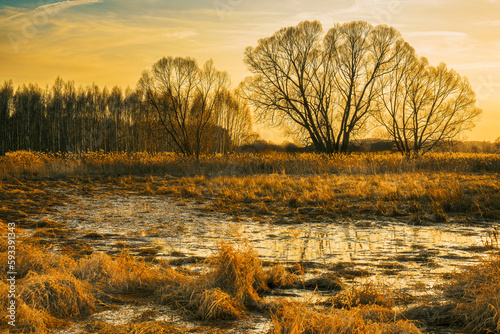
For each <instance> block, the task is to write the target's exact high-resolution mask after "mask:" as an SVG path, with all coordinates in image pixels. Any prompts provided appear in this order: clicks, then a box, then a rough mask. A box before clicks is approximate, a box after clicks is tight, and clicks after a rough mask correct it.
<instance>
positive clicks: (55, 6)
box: [0, 0, 102, 24]
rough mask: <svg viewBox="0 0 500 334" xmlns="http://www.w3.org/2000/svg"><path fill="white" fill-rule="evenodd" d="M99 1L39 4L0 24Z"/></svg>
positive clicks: (100, 0) (73, 0)
mask: <svg viewBox="0 0 500 334" xmlns="http://www.w3.org/2000/svg"><path fill="white" fill-rule="evenodd" d="M100 2H102V0H66V1H60V2H56V3H51V4H46V5H41V6H38V7H37V8H35V9H33V10H31V11H29V12H20V13H16V14H13V15H11V16H9V17H7V18H6V19H4V20H2V21H0V24H2V23H3V24H6V23H7V24H8V23H13V22H16V21H18V20H21V19H23V18H26V17H35V16H36V15H41V14H47V15H50V16H53V15H55V14H57V13H59V12H60V11H63V10H65V9H68V8H71V7H75V6H83V5H91V4H95V3H100Z"/></svg>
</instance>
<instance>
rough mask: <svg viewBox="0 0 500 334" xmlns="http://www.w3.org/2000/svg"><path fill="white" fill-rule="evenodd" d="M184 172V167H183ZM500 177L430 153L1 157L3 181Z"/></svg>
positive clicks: (482, 163)
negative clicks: (113, 177) (160, 177)
mask: <svg viewBox="0 0 500 334" xmlns="http://www.w3.org/2000/svg"><path fill="white" fill-rule="evenodd" d="M181 166H182V167H181ZM429 171H433V172H467V173H470V172H472V173H476V172H499V171H500V156H499V155H496V154H482V153H479V154H472V153H431V154H426V155H425V156H423V157H420V158H418V159H407V158H405V157H403V156H401V155H399V154H380V153H378V154H374V153H354V154H349V155H326V154H316V153H301V154H289V153H277V152H276V153H270V154H250V153H234V154H231V155H221V154H214V155H204V156H201V157H200V159H199V160H198V161H197V160H196V159H195V158H189V157H182V156H178V155H175V154H173V153H154V154H152V153H146V152H136V153H125V152H121V153H120V152H114V153H104V152H102V151H101V152H89V153H83V154H79V155H76V154H71V153H67V154H62V153H39V152H31V151H16V152H9V153H7V154H6V155H5V156H4V157H0V177H13V176H51V177H53V176H63V175H93V174H100V175H102V174H107V175H116V174H125V175H147V174H154V175H164V174H169V175H174V176H192V175H211V176H213V175H255V174H272V173H278V174H289V175H311V174H324V173H334V174H362V175H367V174H382V173H414V172H429Z"/></svg>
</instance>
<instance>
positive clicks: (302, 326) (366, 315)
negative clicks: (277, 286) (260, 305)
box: [271, 302, 421, 334]
mask: <svg viewBox="0 0 500 334" xmlns="http://www.w3.org/2000/svg"><path fill="white" fill-rule="evenodd" d="M272 320H273V328H272V330H271V333H272V334H303V333H304V334H305V333H307V334H337V333H338V334H358V333H359V334H372V333H373V334H375V333H376V334H403V333H404V334H420V333H421V331H420V330H419V329H418V328H417V327H416V326H415V325H414V324H413V323H412V322H410V321H406V320H397V315H396V313H395V312H394V311H392V310H391V309H388V308H384V307H380V306H362V307H358V308H352V309H349V310H346V309H341V310H338V309H330V310H321V309H320V310H317V309H314V308H312V307H311V306H310V305H307V304H301V303H297V302H282V303H281V304H280V305H279V307H278V309H277V311H276V312H275V314H273V317H272Z"/></svg>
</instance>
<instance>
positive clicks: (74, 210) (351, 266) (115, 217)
mask: <svg viewBox="0 0 500 334" xmlns="http://www.w3.org/2000/svg"><path fill="white" fill-rule="evenodd" d="M57 191H58V192H64V193H65V194H66V195H67V196H69V199H70V200H69V201H68V202H67V204H66V205H64V206H58V207H55V210H54V212H52V213H50V214H44V215H38V216H33V217H31V218H30V219H31V220H33V221H39V220H41V219H43V218H50V219H53V220H54V221H56V222H60V223H63V224H64V225H65V227H66V228H68V229H69V230H70V232H71V234H72V238H71V239H69V240H65V241H61V242H60V243H59V244H56V250H57V249H58V248H59V247H64V244H65V243H68V242H72V240H73V241H74V240H85V242H87V243H88V244H89V245H91V247H92V249H94V250H98V251H103V252H107V253H109V254H118V253H119V252H121V251H122V250H123V249H124V248H125V247H126V248H128V249H129V252H130V254H132V255H134V256H138V257H144V258H146V259H149V260H151V259H152V258H156V259H164V260H167V261H169V262H170V263H171V264H172V265H173V266H187V267H188V268H190V270H194V271H196V270H200V266H201V265H200V262H201V260H203V259H205V258H207V257H209V256H211V255H213V253H214V252H215V251H216V250H217V247H218V245H219V244H220V243H221V242H229V243H239V242H241V241H242V240H248V241H249V243H250V244H251V245H252V247H253V248H254V249H255V250H256V251H257V253H258V255H259V257H260V258H261V259H262V260H263V261H264V262H263V263H264V265H265V266H271V265H274V264H277V263H279V264H284V265H288V266H291V265H294V264H296V263H298V264H301V265H302V267H304V268H306V267H307V268H309V269H311V270H309V271H305V272H304V273H303V279H306V278H310V277H312V276H314V275H318V274H321V273H328V272H331V271H335V270H339V269H342V273H343V275H342V276H343V281H344V282H345V283H346V284H356V283H357V282H362V283H363V282H365V283H366V282H372V283H374V284H376V285H383V286H391V288H392V289H394V290H398V291H405V292H408V293H411V294H412V295H413V296H416V295H430V294H433V293H434V290H433V287H434V286H436V285H439V284H440V283H442V274H444V273H453V272H454V271H457V270H461V269H463V268H464V267H467V266H470V265H472V264H474V263H477V261H478V260H479V259H480V258H481V257H482V256H484V255H485V254H487V248H486V247H485V246H484V240H485V237H486V236H487V235H488V232H490V231H491V228H492V227H491V226H486V225H474V226H457V225H456V224H436V225H432V226H411V225H408V224H404V223H400V222H398V221H397V220H396V219H394V220H392V221H375V220H374V221H368V220H366V221H359V220H352V221H349V220H344V221H327V220H325V221H322V222H304V223H300V224H292V223H290V224H287V223H282V224H276V223H274V224H273V223H271V222H270V221H271V219H266V218H267V217H266V216H263V217H262V219H260V220H254V219H250V218H248V219H240V218H238V219H235V218H234V217H232V216H228V215H226V214H222V213H214V212H207V210H205V204H203V203H196V202H184V201H175V200H173V199H171V198H169V197H165V196H145V195H135V194H111V193H105V192H104V191H103V192H102V193H101V194H99V195H96V196H95V197H91V196H89V195H82V194H80V193H78V192H77V191H75V190H74V189H57ZM28 233H32V232H29V230H28ZM278 296H287V297H288V298H295V299H301V300H304V299H308V300H315V301H321V300H322V298H324V297H327V296H328V294H325V293H323V292H321V293H320V292H311V291H306V290H303V289H296V288H295V289H291V290H287V291H286V293H285V292H283V293H282V294H281V293H279V292H278ZM267 298H276V297H273V296H268V297H267ZM145 311H148V312H150V311H151V312H153V311H154V312H155V313H154V314H155V316H154V318H155V319H156V320H162V319H168V320H169V321H174V322H175V323H176V324H179V325H182V327H185V328H186V329H189V328H190V327H192V326H193V325H192V324H191V323H190V322H189V321H185V320H183V319H182V317H179V316H178V315H177V313H176V312H174V311H173V310H170V309H169V308H168V307H159V306H155V305H148V303H147V302H144V303H142V304H140V305H127V306H123V307H118V308H117V309H113V310H108V311H105V312H102V313H97V314H95V315H93V316H92V317H91V319H90V320H89V321H93V320H99V321H103V322H110V323H113V324H120V323H125V322H127V321H129V320H130V319H132V318H134V317H136V316H138V315H140V314H142V313H143V312H145ZM212 325H213V324H212ZM268 325H269V320H268V319H266V318H263V317H261V316H258V315H253V316H251V317H250V319H248V320H245V321H239V322H238V325H236V326H235V325H234V324H232V325H229V329H227V330H226V331H225V332H226V333H264V332H266V329H265V328H267V327H269V326H268ZM221 326H222V327H223V325H221V324H217V326H216V327H215V328H221ZM80 327H81V326H80V325H79V324H77V323H76V324H73V325H72V326H70V327H69V328H67V329H65V330H64V331H59V333H77V332H78V330H79V329H80ZM206 332H207V333H209V332H210V329H207V331H206ZM429 332H431V333H433V332H434V333H437V332H438V331H437V330H430V331H429Z"/></svg>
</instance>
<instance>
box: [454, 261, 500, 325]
mask: <svg viewBox="0 0 500 334" xmlns="http://www.w3.org/2000/svg"><path fill="white" fill-rule="evenodd" d="M445 294H446V296H447V297H448V298H449V299H450V300H451V301H453V303H454V304H455V309H454V310H453V312H452V313H451V314H452V315H453V319H454V322H456V323H461V324H463V325H464V332H466V333H499V332H500V257H498V255H492V256H491V257H490V258H488V259H487V260H484V261H483V262H482V263H481V264H480V265H478V266H475V267H472V268H470V269H469V270H466V271H464V272H462V273H460V274H458V275H454V277H453V279H452V280H451V281H450V282H449V283H448V285H447V286H446V288H445Z"/></svg>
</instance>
